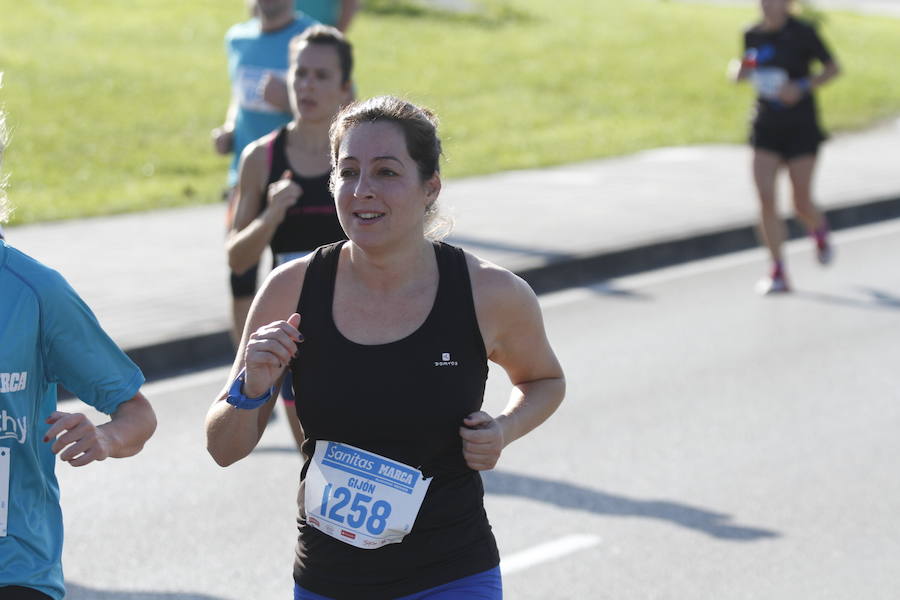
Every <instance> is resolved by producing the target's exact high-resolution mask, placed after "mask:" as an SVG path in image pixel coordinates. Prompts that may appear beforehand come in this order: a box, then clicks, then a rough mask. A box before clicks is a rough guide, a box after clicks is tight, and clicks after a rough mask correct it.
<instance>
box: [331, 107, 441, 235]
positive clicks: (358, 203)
mask: <svg viewBox="0 0 900 600" xmlns="http://www.w3.org/2000/svg"><path fill="white" fill-rule="evenodd" d="M334 168H335V173H334V199H335V203H336V204H337V212H338V218H339V219H340V222H341V226H343V228H344V231H345V232H346V233H347V237H349V238H350V239H351V240H353V242H354V243H355V244H357V245H359V246H361V247H364V248H365V247H385V246H390V245H395V244H402V243H404V242H411V243H415V242H418V241H421V240H422V239H423V238H424V228H425V225H424V223H425V209H426V208H427V207H428V206H429V205H430V204H431V203H432V202H434V201H435V200H436V199H437V196H438V194H439V193H440V189H441V181H440V177H439V176H438V175H437V174H435V175H433V176H432V177H430V178H429V179H428V180H426V181H425V182H423V181H422V180H421V178H420V176H419V170H418V165H417V164H416V162H415V161H414V160H413V159H412V157H411V156H410V155H409V152H408V150H407V148H406V139H405V138H404V135H403V131H402V130H401V129H400V127H399V126H397V125H395V124H393V123H390V122H384V121H376V122H374V123H373V122H368V123H360V124H358V125H355V126H353V127H352V128H351V129H350V130H349V131H347V132H346V133H345V134H344V137H343V139H342V140H341V143H340V146H339V148H338V155H337V159H336V165H335V167H334Z"/></svg>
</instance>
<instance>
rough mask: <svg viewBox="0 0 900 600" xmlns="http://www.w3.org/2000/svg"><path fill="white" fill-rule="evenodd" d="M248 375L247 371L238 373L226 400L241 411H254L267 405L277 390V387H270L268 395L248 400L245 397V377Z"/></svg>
mask: <svg viewBox="0 0 900 600" xmlns="http://www.w3.org/2000/svg"><path fill="white" fill-rule="evenodd" d="M246 374H247V369H241V372H240V373H238V376H237V377H235V378H234V383H232V384H231V389H229V390H228V396H227V397H226V398H225V402H227V403H228V404H230V405H232V406H233V407H235V408H240V409H241V410H254V409H257V408H259V407H260V406H262V405H263V404H265V403H266V402H268V401H269V398H271V397H272V391H273V390H274V389H275V386H272V387H270V388H269V389H268V390H266V393H265V394H263V395H262V396H260V397H259V398H248V397H247V396H245V395H244V390H243V387H244V382H245V381H244V376H245V375H246Z"/></svg>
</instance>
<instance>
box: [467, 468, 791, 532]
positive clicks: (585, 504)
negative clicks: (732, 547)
mask: <svg viewBox="0 0 900 600" xmlns="http://www.w3.org/2000/svg"><path fill="white" fill-rule="evenodd" d="M481 475H482V479H483V480H484V491H485V493H487V494H494V495H500V496H518V497H521V498H529V499H531V500H537V501H539V502H546V503H548V504H553V505H555V506H558V507H560V508H568V509H574V510H582V511H585V512H590V513H594V514H598V515H613V516H622V517H643V518H647V519H660V520H663V521H669V522H671V523H674V524H675V525H680V526H682V527H687V528H688V529H695V530H697V531H702V532H703V533H705V534H707V535H710V536H712V537H715V538H719V539H723V540H732V541H738V542H750V541H755V540H759V539H764V538H774V537H779V536H780V534H779V533H777V532H775V531H770V530H768V529H761V528H759V527H745V526H741V525H736V524H734V523H731V522H730V521H731V519H732V516H731V515H727V514H723V513H717V512H713V511H710V510H706V509H702V508H697V507H694V506H689V505H687V504H680V503H678V502H671V501H669V500H636V499H632V498H626V497H624V496H614V495H612V494H607V493H605V492H600V491H597V490H592V489H589V488H586V487H581V486H578V485H573V484H571V483H566V482H563V481H552V480H549V479H540V478H538V477H531V476H528V475H519V474H516V473H507V472H503V471H483V472H482V474H481Z"/></svg>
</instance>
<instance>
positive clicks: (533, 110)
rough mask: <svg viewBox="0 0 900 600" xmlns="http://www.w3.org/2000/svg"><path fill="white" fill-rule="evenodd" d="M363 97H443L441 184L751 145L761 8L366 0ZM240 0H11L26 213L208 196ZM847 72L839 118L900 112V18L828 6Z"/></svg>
mask: <svg viewBox="0 0 900 600" xmlns="http://www.w3.org/2000/svg"><path fill="white" fill-rule="evenodd" d="M368 2H369V4H368V9H367V10H366V11H365V12H363V13H362V14H361V15H360V17H359V18H358V20H357V21H356V22H355V23H354V27H353V29H352V31H351V39H352V40H353V41H354V44H355V47H356V53H357V65H358V69H357V82H358V89H359V93H360V96H361V97H367V96H370V95H374V94H383V93H393V94H398V95H404V96H407V97H409V98H411V99H413V100H414V101H418V102H422V103H425V104H427V105H429V106H430V107H432V108H434V109H435V110H436V111H437V112H438V114H439V115H440V118H441V122H442V136H443V138H444V146H445V150H446V152H447V162H446V164H445V169H444V172H445V176H448V177H458V176H465V175H474V174H480V173H489V172H495V171H499V170H505V169H515V168H526V167H537V166H544V165H551V164H558V163H564V162H570V161H578V160H584V159H589V158H596V157H603V156H610V155H620V154H625V153H629V152H633V151H636V150H640V149H644V148H650V147H658V146H668V145H677V144H693V143H705V142H739V141H741V140H743V139H744V137H745V128H746V121H747V115H748V109H749V105H750V102H751V92H750V90H749V89H747V88H746V87H740V88H739V87H735V86H732V85H730V84H728V83H727V82H726V81H725V78H724V70H725V64H726V62H727V60H728V59H729V58H730V57H732V56H734V55H736V54H737V53H738V50H739V44H740V31H741V29H742V27H743V26H744V25H746V24H747V23H749V22H750V21H751V20H752V19H753V18H754V17H755V11H753V10H750V9H745V8H740V7H727V6H702V5H692V4H681V3H678V2H672V1H668V2H666V1H660V0H628V1H627V2H623V1H622V0H591V1H590V2H588V1H585V0H554V2H547V1H546V0H515V1H513V0H482V3H481V4H482V5H483V6H484V7H486V10H485V11H484V13H483V14H481V15H474V16H473V15H462V16H460V15H451V14H447V13H439V12H435V11H431V10H427V9H423V8H421V6H417V5H416V4H415V3H414V2H410V1H409V0H405V1H400V0H396V1H391V0H368ZM242 10H243V3H242V2H241V1H240V0H192V1H191V2H183V1H181V0H129V1H128V2H120V1H117V0H93V1H89V0H33V1H31V2H16V1H14V0H0V14H3V18H2V19H0V68H2V69H3V70H4V71H5V76H4V88H3V89H2V91H0V104H2V105H3V106H4V107H5V108H6V110H7V111H8V112H9V122H10V125H11V126H12V128H13V132H12V133H13V139H12V144H11V146H10V148H9V151H8V153H7V156H6V159H5V160H6V164H5V165H4V171H5V172H7V173H9V174H10V181H9V183H10V190H9V195H10V198H11V200H12V202H13V204H14V205H15V206H16V212H15V213H14V214H13V220H14V222H17V223H25V222H30V221H39V220H49V219H59V218H69V217H76V216H85V215H96V214H106V213H114V212H122V211H133V210H146V209H151V208H158V207H164V206H174V205H179V204H186V203H198V202H213V201H216V200H217V199H218V195H219V192H220V189H221V187H222V184H223V182H224V173H225V169H226V167H227V160H226V159H224V158H222V157H219V156H217V155H215V154H214V153H213V152H212V150H211V147H210V144H209V137H208V136H209V130H210V129H211V128H212V127H214V126H215V125H217V124H218V123H219V122H220V121H221V119H222V116H223V113H224V110H225V106H226V104H227V95H228V82H227V75H226V69H225V58H224V51H223V45H222V36H223V34H224V31H225V30H226V29H227V27H228V26H229V25H230V24H231V23H232V22H235V21H237V20H239V19H242V18H243V12H242ZM821 27H822V32H823V34H824V36H825V38H826V39H827V40H828V42H829V43H830V44H831V46H832V47H833V49H834V50H835V52H836V54H837V56H838V57H839V59H840V60H841V62H842V64H843V65H844V68H845V72H846V75H845V76H844V77H842V78H841V79H839V80H837V81H836V82H835V83H834V84H833V85H831V86H829V87H828V88H826V89H825V90H823V92H822V93H821V95H820V102H821V105H822V107H823V115H824V120H825V124H826V126H827V127H828V128H829V129H831V130H832V131H834V130H841V129H848V128H857V127H861V126H864V125H866V124H869V123H872V122H874V121H877V120H879V119H883V118H885V117H888V116H891V115H895V114H897V113H900V78H898V77H896V57H897V56H900V35H897V32H898V31H900V21H898V20H897V19H890V18H878V17H871V16H867V17H861V16H856V15H850V14H836V13H826V14H825V20H824V22H823V23H822V26H821Z"/></svg>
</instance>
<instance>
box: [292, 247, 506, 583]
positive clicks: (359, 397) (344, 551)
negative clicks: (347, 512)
mask: <svg viewBox="0 0 900 600" xmlns="http://www.w3.org/2000/svg"><path fill="white" fill-rule="evenodd" d="M342 246H343V242H339V243H336V244H332V245H329V246H326V247H324V248H320V249H319V250H317V251H316V254H315V256H314V257H313V259H312V261H311V263H310V264H309V267H308V268H307V271H306V278H305V280H304V283H303V289H302V291H301V294H300V301H299V303H298V309H297V310H298V312H299V313H300V315H301V316H302V321H301V325H300V329H301V331H302V332H303V336H304V341H303V343H302V344H300V346H299V351H298V355H297V358H296V359H295V361H294V362H293V363H292V366H291V369H292V371H293V382H294V389H295V391H296V397H297V403H296V407H297V414H298V416H299V417H300V422H301V423H302V425H303V430H304V433H305V435H306V440H305V441H304V443H303V448H302V450H303V457H304V466H303V471H302V474H301V485H300V493H299V495H298V504H299V506H300V516H299V519H298V523H299V529H300V536H299V541H298V545H297V553H296V560H295V563H294V579H295V581H296V582H297V583H298V584H299V585H300V586H302V587H304V588H306V589H308V590H310V591H313V592H316V593H318V594H322V595H324V596H329V597H334V598H340V599H342V600H343V599H355V598H360V599H365V600H379V599H382V598H383V599H388V598H396V597H398V596H404V595H407V594H412V593H415V592H417V591H421V590H424V589H428V588H431V587H435V586H438V585H442V584H444V583H447V582H450V581H453V580H455V579H459V578H461V577H467V576H469V575H474V574H476V573H480V572H482V571H486V570H488V569H492V568H494V567H495V566H497V565H498V564H499V562H500V558H499V554H498V552H497V546H496V543H495V541H494V536H493V534H492V533H491V527H490V525H489V523H488V520H487V516H486V514H485V511H484V502H483V499H484V488H483V486H482V482H481V475H480V474H479V473H478V472H477V471H473V470H471V469H469V467H468V466H467V465H466V463H465V460H464V459H463V456H462V441H461V439H460V437H459V427H460V426H461V424H462V421H463V418H464V417H465V416H466V415H468V414H469V413H471V412H474V411H477V410H479V409H480V408H481V404H482V400H483V398H484V388H485V382H486V380H487V372H488V367H487V356H486V353H485V348H484V341H483V340H482V337H481V332H480V330H479V328H478V322H477V319H476V316H475V303H474V301H473V299H472V286H471V282H470V280H469V272H468V269H467V267H466V259H465V256H464V254H463V252H462V250H460V249H459V248H455V247H453V246H450V245H447V244H443V243H435V244H434V250H435V255H436V257H437V263H438V273H439V280H438V290H437V296H436V298H435V300H434V305H433V306H432V309H431V312H430V313H429V315H428V317H427V318H426V320H425V322H424V323H423V324H422V326H421V327H419V329H417V330H416V331H415V332H413V333H412V334H410V335H409V336H407V337H406V338H403V339H401V340H398V341H395V342H391V343H388V344H377V345H362V344H357V343H355V342H352V341H350V340H348V339H347V338H345V337H344V336H343V335H342V334H341V333H340V332H339V331H338V330H337V327H336V326H335V324H334V320H333V318H332V306H333V299H334V284H335V277H336V274H337V266H338V259H339V256H340V250H341V247H342ZM316 440H331V441H339V442H345V443H347V444H350V445H352V446H357V447H359V448H362V449H365V450H369V451H371V452H375V453H378V454H381V455H382V456H386V457H388V458H391V459H393V460H397V461H400V462H403V463H406V464H408V465H411V466H414V467H418V468H421V470H422V471H423V473H424V474H425V476H426V477H430V476H433V477H434V479H433V480H432V482H431V485H430V486H429V488H428V493H427V494H426V495H425V500H424V502H423V503H422V507H421V510H420V511H419V515H418V517H417V519H416V521H415V524H414V526H413V530H412V532H411V533H410V534H409V535H407V536H406V537H405V538H404V540H403V541H402V542H401V543H399V544H388V545H386V546H383V547H381V548H378V549H375V550H362V549H359V548H355V547H353V546H350V545H348V544H344V543H343V542H340V541H338V540H335V539H333V538H331V537H329V536H327V535H325V534H323V533H321V532H319V531H318V530H316V529H314V528H312V527H310V526H308V525H307V524H306V521H305V518H306V514H305V510H304V503H303V483H302V479H303V478H304V477H305V475H306V469H307V468H308V466H309V461H310V458H311V457H312V455H313V453H314V452H315V443H316Z"/></svg>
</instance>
